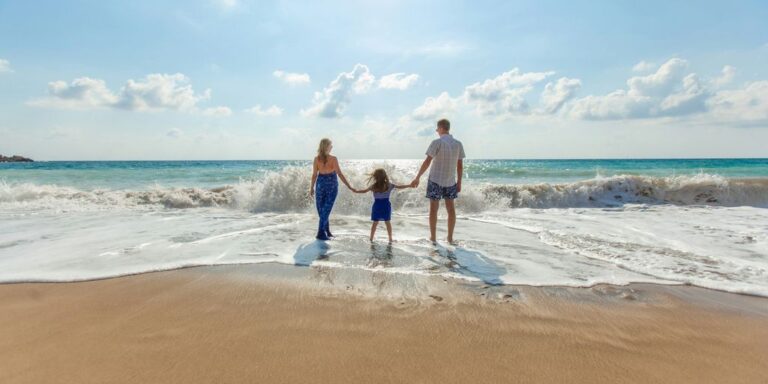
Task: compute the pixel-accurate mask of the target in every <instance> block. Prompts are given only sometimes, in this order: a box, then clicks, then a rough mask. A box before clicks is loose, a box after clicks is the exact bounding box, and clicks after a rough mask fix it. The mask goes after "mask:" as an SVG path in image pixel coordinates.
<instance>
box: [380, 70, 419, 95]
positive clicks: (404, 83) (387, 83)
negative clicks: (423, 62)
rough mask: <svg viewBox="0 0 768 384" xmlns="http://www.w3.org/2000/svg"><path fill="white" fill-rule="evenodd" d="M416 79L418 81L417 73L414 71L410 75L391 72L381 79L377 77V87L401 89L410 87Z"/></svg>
mask: <svg viewBox="0 0 768 384" xmlns="http://www.w3.org/2000/svg"><path fill="white" fill-rule="evenodd" d="M417 81H419V75H417V74H415V73H412V74H410V75H407V74H405V73H393V74H390V75H385V76H382V77H381V79H379V88H383V89H399V90H401V91H402V90H406V89H408V88H410V87H412V86H413V85H414V84H416V82H417Z"/></svg>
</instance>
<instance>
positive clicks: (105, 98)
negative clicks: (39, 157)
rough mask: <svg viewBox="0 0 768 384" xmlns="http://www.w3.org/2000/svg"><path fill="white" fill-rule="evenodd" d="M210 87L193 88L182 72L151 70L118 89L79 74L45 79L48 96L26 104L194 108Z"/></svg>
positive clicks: (52, 106)
mask: <svg viewBox="0 0 768 384" xmlns="http://www.w3.org/2000/svg"><path fill="white" fill-rule="evenodd" d="M210 95H211V91H210V90H209V89H208V90H205V91H204V92H203V93H198V92H195V91H194V90H193V89H192V86H191V85H190V84H189V78H187V77H186V76H184V75H183V74H181V73H176V74H150V75H147V76H146V77H145V78H144V79H142V80H139V81H135V80H128V82H127V83H126V85H125V86H123V87H122V88H121V89H120V91H119V92H117V93H115V92H112V91H111V90H110V89H109V88H107V85H106V83H105V82H104V80H101V79H93V78H90V77H81V78H77V79H74V80H72V81H71V82H70V83H67V82H65V81H60V80H59V81H53V82H50V83H48V96H47V97H45V98H42V99H37V100H32V101H30V102H28V103H27V104H29V105H32V106H39V107H51V108H63V109H92V108H118V109H125V110H130V111H160V110H180V111H194V110H196V106H197V103H199V102H200V101H204V100H208V99H209V98H210Z"/></svg>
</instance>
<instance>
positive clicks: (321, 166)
mask: <svg viewBox="0 0 768 384" xmlns="http://www.w3.org/2000/svg"><path fill="white" fill-rule="evenodd" d="M331 149H333V144H332V143H331V140H330V139H322V140H320V145H319V146H318V148H317V157H315V161H314V162H313V163H312V186H311V187H310V190H309V194H310V196H311V195H315V206H316V207H317V214H318V215H319V216H320V223H319V224H318V226H317V239H318V240H329V238H331V237H333V235H332V234H331V229H330V225H329V222H328V219H329V217H330V216H331V210H332V209H333V203H334V202H335V201H336V194H338V192H339V182H338V181H337V180H336V175H338V177H339V178H340V179H341V182H342V183H344V185H346V186H347V188H349V189H350V190H352V191H354V189H353V188H352V187H351V186H350V185H349V183H348V182H347V178H346V177H344V174H343V173H342V172H341V168H339V160H338V159H337V158H336V156H331ZM315 184H317V192H315Z"/></svg>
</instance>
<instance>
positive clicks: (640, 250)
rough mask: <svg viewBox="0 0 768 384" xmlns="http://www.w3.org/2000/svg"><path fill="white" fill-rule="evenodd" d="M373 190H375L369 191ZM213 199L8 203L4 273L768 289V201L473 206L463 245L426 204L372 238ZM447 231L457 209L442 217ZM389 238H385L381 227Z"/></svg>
mask: <svg viewBox="0 0 768 384" xmlns="http://www.w3.org/2000/svg"><path fill="white" fill-rule="evenodd" d="M363 204H365V205H367V204H368V201H367V200H365V202H364V203H363ZM341 211H342V213H339V214H334V215H333V217H332V221H331V224H332V229H333V231H334V233H335V234H336V235H337V238H336V239H335V240H332V241H330V242H327V243H323V242H318V241H315V240H314V239H313V238H312V236H313V235H314V232H315V228H316V225H317V223H316V220H317V219H316V215H315V214H313V213H312V212H311V211H310V210H308V209H307V210H303V211H298V212H264V213H252V212H249V211H247V210H240V209H231V208H221V207H203V208H195V209H172V208H165V207H159V208H158V207H156V208H153V209H146V207H143V208H142V209H135V207H112V208H110V209H108V210H73V211H61V210H57V209H46V208H39V207H38V208H36V209H29V207H20V206H18V205H14V206H8V205H6V206H4V207H2V209H0V282H22V281H57V282H58V281H77V280H88V279H98V278H106V277H113V276H121V275H127V274H136V273H142V272H149V271H158V270H168V269H175V268H181V267H187V266H199V265H219V264H242V263H283V264H292V265H297V266H313V265H323V266H325V267H328V268H359V269H375V270H385V271H387V272H392V273H399V274H409V273H410V274H426V275H440V276H445V277H452V278H454V277H460V278H465V279H469V280H473V281H482V282H485V283H487V284H528V285H563V286H591V285H594V284H598V283H610V284H628V283H631V282H652V283H661V284H693V285H697V286H702V287H707V288H713V289H718V290H724V291H730V292H739V293H749V294H755V295H762V296H768V211H766V210H765V209H763V208H757V207H720V206H708V205H673V204H653V205H645V204H623V205H621V206H618V207H613V208H611V207H570V208H548V209H539V208H517V209H510V208H503V207H502V208H492V209H486V210H479V211H473V210H467V211H460V217H459V222H458V224H457V232H456V238H457V239H459V243H458V244H457V245H447V244H444V243H440V244H438V245H437V246H435V245H433V244H431V243H430V242H429V241H427V240H426V238H425V237H426V234H427V233H428V228H427V218H426V215H425V213H426V212H425V211H424V210H423V208H421V207H413V208H404V207H401V208H400V209H399V210H398V209H396V213H395V216H394V217H393V225H394V231H395V239H396V242H395V243H394V244H392V245H391V246H387V245H386V244H384V243H381V242H378V243H375V244H371V243H370V242H369V241H368V239H367V237H368V231H369V228H370V227H369V226H370V221H369V220H367V217H366V216H364V215H361V214H349V213H347V214H344V213H343V211H344V210H343V209H342V210H341ZM439 225H440V234H441V236H444V230H443V228H444V227H445V222H444V221H443V220H442V217H441V222H440V224H439ZM379 235H380V237H379V239H381V240H383V239H384V236H385V234H384V231H383V228H381V230H380V233H379Z"/></svg>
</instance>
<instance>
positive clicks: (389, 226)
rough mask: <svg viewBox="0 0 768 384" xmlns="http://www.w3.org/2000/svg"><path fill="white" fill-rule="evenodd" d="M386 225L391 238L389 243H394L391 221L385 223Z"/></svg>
mask: <svg viewBox="0 0 768 384" xmlns="http://www.w3.org/2000/svg"><path fill="white" fill-rule="evenodd" d="M384 224H386V226H387V236H388V237H389V242H390V243H391V242H392V224H391V223H390V222H389V221H385V222H384Z"/></svg>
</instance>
